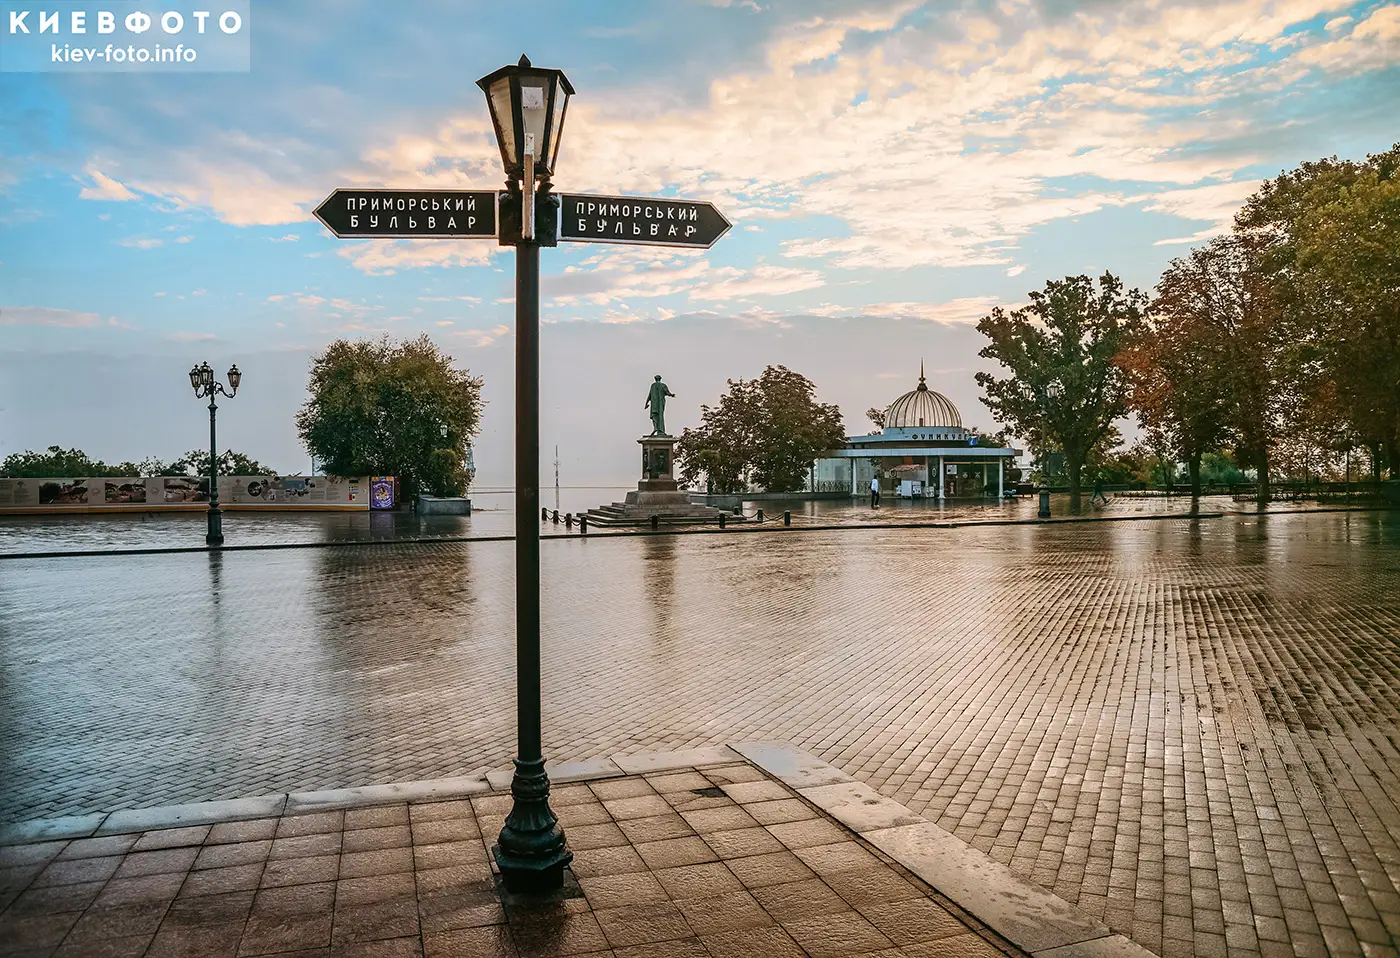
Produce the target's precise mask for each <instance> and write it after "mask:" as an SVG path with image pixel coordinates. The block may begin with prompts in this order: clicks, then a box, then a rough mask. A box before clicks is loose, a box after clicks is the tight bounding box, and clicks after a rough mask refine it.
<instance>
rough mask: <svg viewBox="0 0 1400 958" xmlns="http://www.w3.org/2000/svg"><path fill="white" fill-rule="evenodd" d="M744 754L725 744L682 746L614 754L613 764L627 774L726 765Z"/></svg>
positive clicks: (739, 759)
mask: <svg viewBox="0 0 1400 958" xmlns="http://www.w3.org/2000/svg"><path fill="white" fill-rule="evenodd" d="M743 760H744V756H742V755H740V754H739V753H738V752H736V751H734V750H733V749H731V748H729V747H728V746H726V745H717V746H714V747H712V748H683V749H677V750H676V751H673V752H637V753H636V754H633V755H614V756H613V757H612V761H613V764H615V765H616V766H617V767H618V768H620V769H622V770H623V771H624V772H626V773H627V774H629V775H638V774H641V773H643V772H664V771H667V770H669V769H673V768H701V767H703V766H705V765H726V764H728V763H730V762H742V761H743Z"/></svg>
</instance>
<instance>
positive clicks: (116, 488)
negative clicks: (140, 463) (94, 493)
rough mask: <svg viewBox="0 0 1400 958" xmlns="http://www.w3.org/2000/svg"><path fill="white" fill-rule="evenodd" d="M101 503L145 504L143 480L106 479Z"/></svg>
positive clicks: (144, 484)
mask: <svg viewBox="0 0 1400 958" xmlns="http://www.w3.org/2000/svg"><path fill="white" fill-rule="evenodd" d="M103 486H104V490H103V496H102V501H103V502H145V501H146V480H145V479H108V480H106V481H105V482H104V483H103Z"/></svg>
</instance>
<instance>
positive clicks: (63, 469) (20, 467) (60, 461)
mask: <svg viewBox="0 0 1400 958" xmlns="http://www.w3.org/2000/svg"><path fill="white" fill-rule="evenodd" d="M107 475H112V470H111V468H110V467H109V466H108V465H107V464H106V463H104V462H102V461H101V460H98V459H89V458H88V455H87V453H85V452H83V451H82V450H81V449H64V448H63V447H61V446H49V447H48V448H47V449H45V450H44V451H43V452H34V451H33V450H32V449H26V450H25V451H24V452H12V453H10V454H9V455H8V456H6V457H5V461H4V462H3V463H0V476H5V477H7V478H10V479H44V478H56V479H59V478H71V479H85V478H87V477H88V476H107ZM128 475H132V473H128Z"/></svg>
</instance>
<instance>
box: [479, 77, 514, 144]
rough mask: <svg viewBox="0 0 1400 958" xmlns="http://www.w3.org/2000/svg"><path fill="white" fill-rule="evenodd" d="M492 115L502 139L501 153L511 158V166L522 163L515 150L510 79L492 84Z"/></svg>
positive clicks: (490, 95) (504, 78)
mask: <svg viewBox="0 0 1400 958" xmlns="http://www.w3.org/2000/svg"><path fill="white" fill-rule="evenodd" d="M487 96H489V97H490V98H491V115H492V116H493V117H494V118H495V120H496V124H497V126H498V127H499V134H500V137H501V152H502V153H504V154H505V155H506V156H507V157H509V158H510V165H511V166H515V165H516V164H518V163H519V162H520V157H519V155H517V153H516V150H515V113H514V111H513V110H512V109H511V105H510V77H509V76H503V77H501V78H500V79H499V80H497V81H496V82H494V83H492V84H491V91H490V92H489V93H488V94H487Z"/></svg>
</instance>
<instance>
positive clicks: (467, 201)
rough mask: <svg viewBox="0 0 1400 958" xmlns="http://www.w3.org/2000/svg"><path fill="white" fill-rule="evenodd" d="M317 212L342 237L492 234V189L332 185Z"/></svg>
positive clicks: (493, 201) (318, 216)
mask: <svg viewBox="0 0 1400 958" xmlns="http://www.w3.org/2000/svg"><path fill="white" fill-rule="evenodd" d="M316 218H317V219H318V220H320V221H321V222H322V223H325V224H326V228H327V229H329V230H330V231H331V232H332V233H334V234H335V235H336V236H338V237H340V238H341V239H353V238H355V237H360V236H372V237H377V238H379V239H428V238H438V239H453V238H455V239H463V238H471V237H491V236H495V235H496V191H495V190H374V189H369V190H362V189H356V188H350V189H340V190H336V191H335V192H334V193H332V194H331V195H330V196H328V197H326V199H325V202H323V203H322V204H321V205H320V206H318V207H316Z"/></svg>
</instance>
